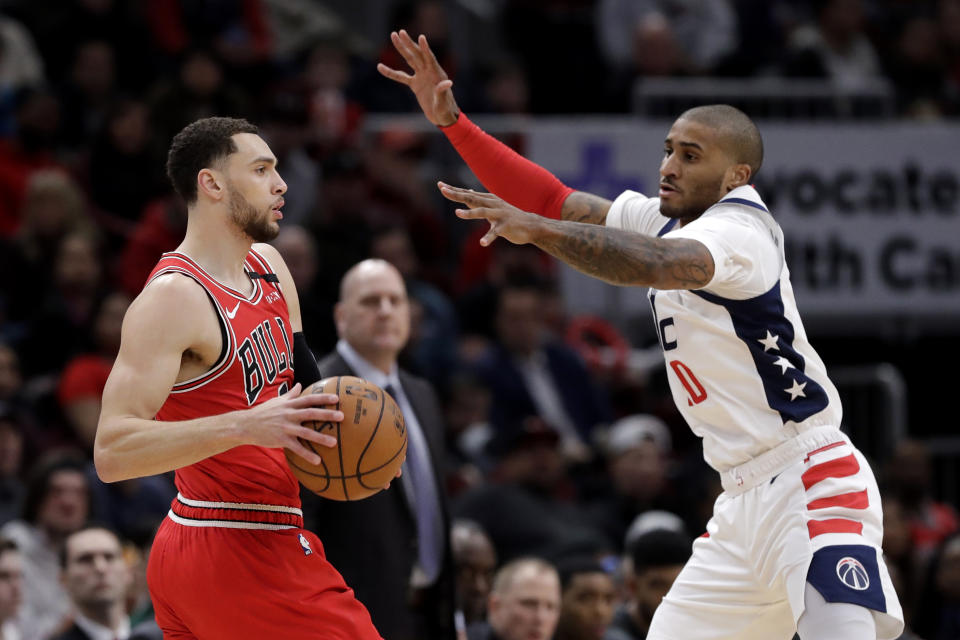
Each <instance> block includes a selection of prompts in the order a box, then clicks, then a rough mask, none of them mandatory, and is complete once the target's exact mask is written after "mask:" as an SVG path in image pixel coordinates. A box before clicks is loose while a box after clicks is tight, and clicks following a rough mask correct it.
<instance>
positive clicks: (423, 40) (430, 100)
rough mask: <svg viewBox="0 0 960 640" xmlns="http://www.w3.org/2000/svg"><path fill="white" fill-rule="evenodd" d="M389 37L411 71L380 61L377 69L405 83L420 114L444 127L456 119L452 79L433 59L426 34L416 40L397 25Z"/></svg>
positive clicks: (458, 112)
mask: <svg viewBox="0 0 960 640" xmlns="http://www.w3.org/2000/svg"><path fill="white" fill-rule="evenodd" d="M390 40H391V42H393V46H394V47H395V48H396V49H397V52H398V53H399V54H400V55H401V56H403V59H404V60H406V61H407V64H408V65H410V68H411V69H412V70H413V75H410V74H409V73H405V72H403V71H399V70H397V69H391V68H390V67H388V66H387V65H385V64H383V63H382V62H381V63H380V64H378V65H377V71H379V72H380V73H381V74H382V75H384V76H386V77H387V78H390V79H391V80H393V81H394V82H399V83H400V84H405V85H407V86H408V87H409V88H410V90H411V91H413V94H414V95H415V96H416V97H417V102H419V103H420V108H421V109H422V110H423V115H425V116H427V120H429V121H430V122H432V123H433V124H435V125H437V126H438V127H447V126H450V125H451V124H453V123H455V122H456V121H457V116H459V115H460V108H459V107H457V101H456V100H454V99H453V91H452V90H451V89H452V87H453V81H452V80H450V78H449V77H447V73H446V72H445V71H444V70H443V67H441V66H440V63H439V62H437V58H436V56H434V55H433V51H432V50H431V49H430V45H429V44H427V37H426V36H423V35H421V36H420V37H419V38H417V40H416V41H414V40H413V38H411V37H410V36H409V34H407V32H406V31H404V30H403V29H401V30H400V31H399V32H398V31H394V32H393V33H391V34H390Z"/></svg>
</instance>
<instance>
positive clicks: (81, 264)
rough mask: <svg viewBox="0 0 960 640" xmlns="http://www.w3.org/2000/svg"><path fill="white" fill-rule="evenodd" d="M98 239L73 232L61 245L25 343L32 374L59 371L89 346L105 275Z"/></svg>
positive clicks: (86, 234)
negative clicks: (49, 281)
mask: <svg viewBox="0 0 960 640" xmlns="http://www.w3.org/2000/svg"><path fill="white" fill-rule="evenodd" d="M100 249H101V245H100V237H99V236H98V235H97V234H95V233H93V232H88V231H73V232H71V233H69V234H68V235H66V236H64V237H63V239H62V240H61V241H60V246H59V247H58V248H57V253H56V257H55V259H54V263H53V273H52V278H51V283H50V285H51V286H50V287H49V288H48V289H47V291H46V294H45V295H44V296H43V297H42V298H41V300H40V301H39V302H40V303H39V304H38V305H37V307H36V308H35V309H34V310H33V317H32V318H31V320H30V325H29V326H30V335H29V338H28V339H27V340H26V341H25V344H24V345H23V352H24V353H29V354H30V358H29V360H25V361H24V364H29V365H30V368H29V369H28V370H27V373H28V375H30V374H34V375H35V374H47V373H54V372H57V371H59V370H60V369H61V368H62V367H63V365H64V364H65V362H66V361H67V360H68V359H69V358H70V357H72V356H73V355H75V354H77V353H78V352H79V351H80V350H82V349H83V347H84V346H85V342H86V338H87V336H88V335H90V333H91V329H92V328H93V322H94V319H95V314H96V312H97V308H98V306H99V303H100V300H101V299H102V296H103V284H104V279H105V274H104V268H103V262H102V258H101V255H100Z"/></svg>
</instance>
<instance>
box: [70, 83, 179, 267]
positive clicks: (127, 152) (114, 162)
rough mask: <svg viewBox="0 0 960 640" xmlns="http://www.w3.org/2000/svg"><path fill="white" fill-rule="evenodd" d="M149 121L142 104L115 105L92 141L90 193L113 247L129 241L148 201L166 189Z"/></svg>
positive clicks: (127, 100)
mask: <svg viewBox="0 0 960 640" xmlns="http://www.w3.org/2000/svg"><path fill="white" fill-rule="evenodd" d="M149 118H150V112H149V110H148V109H147V106H146V104H144V103H143V102H141V101H139V100H129V99H125V100H119V101H116V102H113V103H112V104H111V106H110V108H109V109H108V110H107V111H106V112H105V113H104V114H103V121H102V123H101V125H100V126H99V127H98V129H97V132H96V136H95V138H94V140H93V141H92V143H93V144H92V146H93V150H92V152H91V154H90V168H89V180H90V194H91V197H92V201H93V204H94V205H95V207H96V214H97V217H98V222H99V223H100V226H101V228H102V229H103V230H104V231H105V232H106V233H107V234H108V238H107V239H108V240H109V243H108V244H109V245H110V247H111V248H115V249H119V248H120V247H122V246H123V244H125V243H126V241H127V239H128V238H129V237H130V236H131V235H132V234H133V232H134V229H135V228H136V225H137V222H138V221H139V220H140V218H141V216H142V215H143V210H144V208H145V207H146V206H147V203H149V202H150V201H152V200H153V199H154V198H156V197H158V196H159V195H161V194H163V193H165V191H166V185H165V183H164V182H163V176H162V175H161V174H160V173H159V171H158V169H157V167H160V166H162V163H161V162H160V159H159V155H158V153H157V149H156V148H155V146H154V144H153V138H152V137H151V131H150V122H149Z"/></svg>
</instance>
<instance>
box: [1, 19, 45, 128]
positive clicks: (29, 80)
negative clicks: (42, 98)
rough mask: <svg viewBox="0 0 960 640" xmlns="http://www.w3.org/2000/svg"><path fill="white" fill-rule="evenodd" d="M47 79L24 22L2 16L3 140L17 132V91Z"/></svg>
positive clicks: (40, 83) (39, 83) (41, 61)
mask: <svg viewBox="0 0 960 640" xmlns="http://www.w3.org/2000/svg"><path fill="white" fill-rule="evenodd" d="M45 80H46V79H45V78H44V70H43V59H42V58H41V57H40V53H39V52H38V51H37V48H36V45H35V44H34V41H33V36H32V35H31V34H30V32H29V31H28V30H27V29H26V28H24V26H23V24H21V23H20V22H18V21H16V20H14V19H13V18H11V17H10V16H7V15H2V16H0V137H4V138H5V137H8V136H10V135H11V134H12V133H13V130H14V116H13V113H14V108H15V105H16V96H17V92H18V91H20V90H21V89H22V88H24V87H30V86H38V85H42V84H44V82H45Z"/></svg>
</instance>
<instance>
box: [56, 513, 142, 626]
mask: <svg viewBox="0 0 960 640" xmlns="http://www.w3.org/2000/svg"><path fill="white" fill-rule="evenodd" d="M60 561H61V565H62V573H61V575H62V579H63V585H64V587H65V588H66V590H67V593H68V594H70V600H71V602H72V603H73V607H74V611H75V613H74V617H73V625H72V626H71V627H70V628H69V629H67V630H66V631H65V632H64V633H62V634H60V635H59V636H56V638H55V640H98V639H100V638H111V639H114V640H125V639H126V638H128V637H129V636H130V619H129V618H128V617H127V612H126V608H125V605H126V595H127V590H128V589H129V588H130V583H131V580H132V574H131V572H130V568H129V567H128V566H127V563H126V561H125V560H124V559H123V552H122V550H121V548H120V539H119V538H118V537H117V535H116V534H115V533H114V532H113V531H110V530H109V529H105V528H102V527H85V528H83V529H80V530H79V531H77V532H76V533H72V534H70V536H69V537H68V538H67V539H66V541H65V542H64V546H63V551H62V554H61V556H60Z"/></svg>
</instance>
